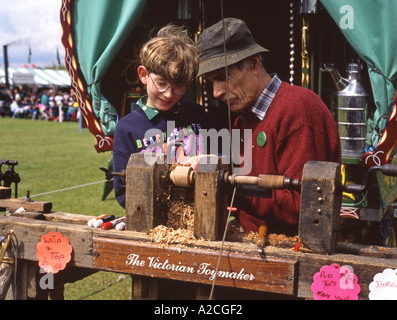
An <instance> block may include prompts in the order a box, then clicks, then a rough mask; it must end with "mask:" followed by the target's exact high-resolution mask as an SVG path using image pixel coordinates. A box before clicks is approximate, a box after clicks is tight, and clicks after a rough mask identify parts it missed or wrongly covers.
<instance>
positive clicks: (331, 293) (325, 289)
mask: <svg viewBox="0 0 397 320" xmlns="http://www.w3.org/2000/svg"><path fill="white" fill-rule="evenodd" d="M313 281H314V282H313V284H312V286H311V289H312V292H313V293H314V296H313V298H314V300H358V294H359V293H360V290H361V288H360V286H359V285H358V279H357V276H356V275H355V274H354V273H353V270H352V268H351V267H349V266H343V267H341V266H339V265H338V264H331V265H330V266H323V267H321V269H320V272H317V273H316V274H315V275H314V277H313Z"/></svg>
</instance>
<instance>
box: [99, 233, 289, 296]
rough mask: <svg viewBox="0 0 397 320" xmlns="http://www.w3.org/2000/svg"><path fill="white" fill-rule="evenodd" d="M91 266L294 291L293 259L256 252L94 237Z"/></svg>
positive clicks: (158, 275)
mask: <svg viewBox="0 0 397 320" xmlns="http://www.w3.org/2000/svg"><path fill="white" fill-rule="evenodd" d="M93 246H94V252H93V255H94V261H93V267H94V268H98V269H102V270H109V271H118V272H123V273H130V274H136V275H143V276H150V277H155V278H167V279H174V280H181V281H189V282H197V283H205V284H212V283H213V281H214V278H215V277H216V285H221V286H230V287H236V288H245V289H252V290H260V291H267V292H276V293H283V294H294V283H295V281H294V276H295V265H296V261H293V260H282V259H274V258H271V259H270V258H266V257H261V256H260V255H259V254H257V255H255V254H252V255H249V254H237V253H231V252H223V254H222V257H221V260H220V265H219V268H218V271H217V272H216V266H217V264H218V257H219V252H218V251H216V250H205V249H198V248H184V249H182V248H178V247H165V248H160V247H157V245H155V244H152V243H142V242H137V241H131V240H120V239H106V238H100V237H94V241H93Z"/></svg>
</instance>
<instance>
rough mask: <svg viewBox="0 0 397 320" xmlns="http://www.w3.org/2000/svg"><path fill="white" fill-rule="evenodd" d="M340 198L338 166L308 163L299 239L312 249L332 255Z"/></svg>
mask: <svg viewBox="0 0 397 320" xmlns="http://www.w3.org/2000/svg"><path fill="white" fill-rule="evenodd" d="M341 199H342V182H341V172H340V164H339V163H333V162H316V161H309V162H307V163H306V164H305V166H304V168H303V176H302V189H301V206H300V215H299V237H300V239H301V241H302V242H303V243H304V244H305V245H306V246H308V247H309V248H310V249H311V250H313V251H315V252H318V253H334V251H335V246H336V240H337V233H338V227H339V214H340V207H341Z"/></svg>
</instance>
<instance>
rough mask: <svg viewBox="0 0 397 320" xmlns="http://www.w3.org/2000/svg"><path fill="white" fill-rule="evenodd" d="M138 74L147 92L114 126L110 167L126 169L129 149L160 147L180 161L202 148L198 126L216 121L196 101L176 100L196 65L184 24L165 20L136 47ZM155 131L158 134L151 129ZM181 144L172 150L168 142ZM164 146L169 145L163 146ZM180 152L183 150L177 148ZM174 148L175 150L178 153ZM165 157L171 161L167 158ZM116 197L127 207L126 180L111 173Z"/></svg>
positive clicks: (186, 85)
mask: <svg viewBox="0 0 397 320" xmlns="http://www.w3.org/2000/svg"><path fill="white" fill-rule="evenodd" d="M140 59H141V64H142V65H141V66H139V67H138V70H137V71H138V76H139V79H140V80H141V82H142V83H143V84H144V85H145V86H146V91H147V95H146V96H144V97H142V98H141V99H140V100H138V102H137V105H138V108H137V109H135V110H134V111H133V112H132V113H130V114H128V115H127V116H125V117H124V118H122V119H121V120H120V121H119V123H118V124H117V126H116V130H115V133H114V144H113V170H114V171H116V172H120V171H124V170H125V169H126V166H127V163H128V160H129V158H130V155H131V154H132V153H137V152H164V153H167V155H169V154H171V152H172V153H173V155H174V158H175V161H177V162H180V161H182V160H183V157H184V156H185V155H189V156H194V155H196V154H197V152H198V153H201V152H203V150H202V146H203V145H202V140H200V135H199V132H200V130H201V129H211V128H215V127H216V124H215V122H214V121H213V120H212V119H211V118H210V117H209V115H208V114H207V113H206V112H205V111H204V110H203V109H202V108H201V107H200V106H199V105H197V104H196V103H193V102H187V101H180V100H181V98H182V96H183V95H184V94H185V92H186V91H187V90H188V88H189V85H190V84H191V82H192V81H193V79H194V78H195V76H196V74H197V70H198V53H197V48H196V46H195V44H194V42H193V41H192V40H191V39H190V38H189V36H188V34H187V31H186V30H184V29H183V28H182V27H179V26H175V25H168V26H166V27H164V28H162V29H161V30H160V31H159V32H158V33H157V35H156V37H154V38H152V39H151V40H149V41H148V42H147V43H145V44H144V45H143V47H142V49H141V52H140ZM153 132H157V133H160V134H154V135H153ZM177 145H181V146H182V148H179V149H178V150H177V151H176V152H175V150H170V149H171V148H172V146H173V147H174V149H177V148H176V146H177ZM166 146H168V147H166ZM181 151H182V152H181ZM177 153H178V154H177ZM167 161H170V160H169V159H168V158H167ZM113 181H114V182H113V186H114V191H115V195H116V198H117V201H118V202H119V204H120V205H121V206H122V207H123V208H125V184H124V182H123V181H122V179H121V178H120V177H114V179H113Z"/></svg>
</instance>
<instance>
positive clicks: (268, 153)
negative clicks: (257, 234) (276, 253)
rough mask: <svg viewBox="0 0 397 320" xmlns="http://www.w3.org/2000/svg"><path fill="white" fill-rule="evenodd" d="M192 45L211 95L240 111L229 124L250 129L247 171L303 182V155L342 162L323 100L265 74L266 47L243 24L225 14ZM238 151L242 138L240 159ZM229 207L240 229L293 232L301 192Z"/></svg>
mask: <svg viewBox="0 0 397 320" xmlns="http://www.w3.org/2000/svg"><path fill="white" fill-rule="evenodd" d="M224 27H225V32H224V31H223V28H224ZM224 46H226V54H225V52H224ZM198 49H199V55H200V67H199V72H198V76H202V75H205V78H206V80H209V81H210V82H212V84H213V95H214V98H216V99H220V100H221V101H223V102H225V103H228V102H229V105H230V110H231V111H232V112H237V113H238V114H239V115H238V117H237V119H236V121H235V123H234V124H233V128H235V129H240V130H241V131H240V132H243V130H244V129H249V130H250V132H252V144H253V145H252V146H251V145H250V146H248V147H249V148H252V150H250V152H252V170H251V172H250V173H249V174H248V175H251V176H258V175H260V174H271V175H283V176H286V177H290V178H298V179H301V178H302V172H303V166H304V164H305V163H306V162H307V161H309V160H314V161H330V162H340V161H341V150H340V140H339V134H338V130H337V126H336V123H335V120H334V119H333V117H332V115H331V113H330V111H329V110H328V108H327V107H326V105H325V104H324V103H323V102H322V100H321V99H320V98H319V97H318V96H317V95H316V94H315V93H314V92H312V91H311V90H309V89H305V88H302V87H299V86H293V85H290V84H288V83H286V82H284V81H281V80H280V79H279V77H278V76H277V75H272V76H271V75H269V74H268V73H267V72H266V70H265V69H264V67H263V63H262V61H263V60H262V59H263V58H264V53H266V52H267V51H268V50H267V49H265V48H263V47H261V46H260V45H258V44H257V43H256V42H255V40H254V38H253V36H252V34H251V32H250V30H249V29H248V28H247V25H246V23H245V22H244V21H242V20H239V19H235V18H226V19H224V21H223V20H222V21H220V22H218V23H216V24H215V25H213V26H211V27H209V28H207V29H205V30H204V31H203V33H202V35H201V36H200V38H199V40H198ZM226 64H227V68H226ZM226 70H227V75H226ZM246 147H247V146H246ZM243 148H244V143H241V147H240V150H241V152H240V153H241V156H243V152H244V150H243ZM235 206H236V207H237V208H238V217H239V221H240V225H241V226H242V227H243V229H244V231H246V232H248V231H258V227H259V226H261V225H268V227H269V231H271V232H275V233H283V234H287V235H296V234H297V229H298V228H297V226H298V221H299V207H300V193H299V191H293V190H273V191H272V197H271V198H257V197H239V198H238V199H237V201H236V203H235Z"/></svg>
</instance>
